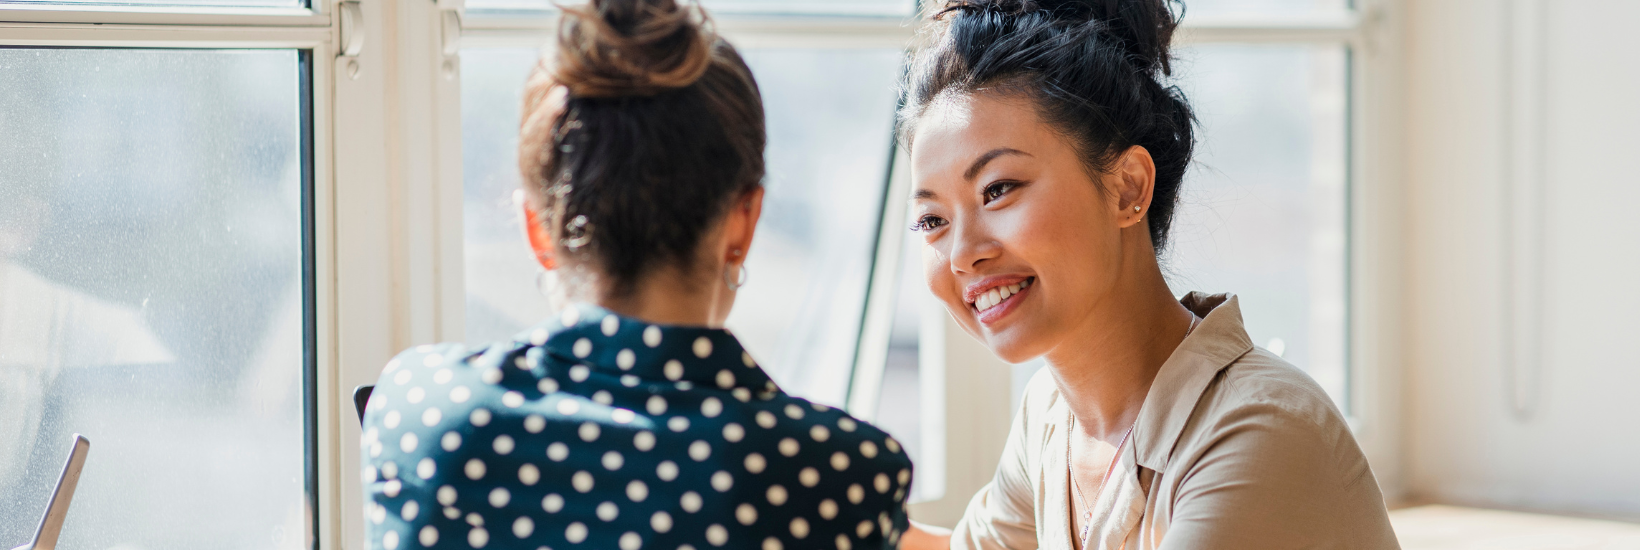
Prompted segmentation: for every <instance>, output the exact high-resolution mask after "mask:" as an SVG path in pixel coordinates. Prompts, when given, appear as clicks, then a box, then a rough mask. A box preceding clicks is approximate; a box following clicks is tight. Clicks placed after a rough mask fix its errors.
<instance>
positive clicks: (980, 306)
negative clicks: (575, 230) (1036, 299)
mask: <svg viewBox="0 0 1640 550" xmlns="http://www.w3.org/2000/svg"><path fill="white" fill-rule="evenodd" d="M1030 286H1031V282H1030V281H1029V280H1025V281H1020V282H1019V283H1018V284H1012V285H1008V286H999V287H996V288H993V289H991V290H989V291H986V292H985V293H984V294H980V295H979V298H978V299H975V300H974V309H975V310H977V311H985V310H987V309H991V308H992V307H995V306H996V305H997V304H1000V303H1002V301H1003V300H1007V299H1008V298H1009V297H1011V296H1013V295H1015V294H1019V291H1021V290H1025V289H1026V288H1029V287H1030Z"/></svg>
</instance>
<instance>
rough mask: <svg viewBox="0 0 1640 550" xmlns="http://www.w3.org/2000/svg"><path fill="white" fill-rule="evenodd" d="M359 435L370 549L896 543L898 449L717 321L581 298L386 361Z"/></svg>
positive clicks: (902, 521)
mask: <svg viewBox="0 0 1640 550" xmlns="http://www.w3.org/2000/svg"><path fill="white" fill-rule="evenodd" d="M365 425H366V431H365V436H364V440H363V445H364V449H363V456H364V457H365V462H366V466H365V472H364V476H365V487H366V494H367V495H368V496H369V502H370V503H369V504H367V514H366V515H367V517H368V518H369V521H370V525H369V533H370V534H369V542H370V547H371V548H383V549H386V550H393V549H395V548H399V547H404V548H411V547H412V546H410V544H411V543H412V542H413V543H415V544H417V545H419V546H417V547H426V548H484V547H492V548H538V547H547V548H574V547H578V546H577V545H579V547H585V548H621V549H626V550H630V549H635V548H666V549H668V550H670V549H673V548H697V549H704V548H713V547H720V546H727V547H731V548H765V549H768V548H815V547H825V548H831V547H836V548H892V547H894V546H895V544H896V543H897V542H898V539H899V536H900V533H901V532H903V531H904V529H905V528H906V526H907V520H906V517H905V512H904V503H905V500H906V497H907V495H908V493H909V482H910V479H911V462H910V460H909V459H907V457H906V455H905V454H904V451H903V449H902V448H901V447H900V446H899V444H898V443H897V442H895V441H894V440H893V439H892V438H890V437H888V436H887V435H886V434H884V433H883V432H881V431H880V430H877V429H876V428H873V427H872V426H870V425H869V424H866V423H863V422H857V421H855V420H854V419H853V418H851V417H850V416H848V415H847V414H845V413H843V412H842V411H839V410H836V409H832V408H829V407H826V406H823V405H816V404H811V403H809V402H808V401H805V400H803V399H799V398H796V397H792V396H789V395H787V394H785V393H784V392H782V391H780V390H779V388H777V387H775V385H774V383H773V382H772V381H770V380H769V378H768V376H767V375H765V374H764V372H763V370H762V369H760V368H758V367H757V365H756V363H755V362H753V361H752V359H751V357H750V355H748V354H746V352H745V351H744V350H743V349H742V348H741V346H740V344H739V343H738V342H737V341H736V340H735V338H734V337H733V336H732V335H731V334H730V333H729V332H728V331H725V330H722V329H711V328H698V327H674V326H658V325H652V324H648V323H644V322H642V321H638V320H634V319H630V318H623V317H620V316H617V315H615V314H613V313H610V312H608V311H606V310H603V309H601V308H597V307H592V306H578V307H572V308H569V309H566V310H565V313H564V315H563V316H562V318H560V319H556V320H551V321H547V322H546V323H543V324H542V325H541V326H540V327H538V328H536V329H534V330H532V331H530V332H529V333H527V334H524V335H521V336H520V337H519V338H518V339H516V340H515V341H513V342H508V343H499V344H495V345H492V346H490V347H488V348H485V349H481V350H469V349H466V348H464V347H462V346H460V345H442V346H422V347H420V348H416V349H413V350H410V351H407V352H405V353H403V354H401V355H400V356H399V357H398V358H396V359H394V360H393V362H391V363H389V365H388V367H387V369H386V370H385V371H384V372H383V374H382V379H381V381H380V383H379V385H378V386H377V389H376V391H375V393H374V394H373V395H372V397H371V402H370V405H369V407H368V409H367V411H366V416H365Z"/></svg>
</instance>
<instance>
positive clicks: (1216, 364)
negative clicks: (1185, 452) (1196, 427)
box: [1132, 292, 1253, 471]
mask: <svg viewBox="0 0 1640 550" xmlns="http://www.w3.org/2000/svg"><path fill="white" fill-rule="evenodd" d="M1179 302H1180V303H1182V304H1184V306H1185V308H1187V309H1189V310H1190V311H1191V312H1192V313H1195V314H1196V316H1198V317H1201V318H1202V321H1201V324H1200V325H1197V326H1196V330H1194V331H1192V332H1191V333H1190V335H1189V336H1186V337H1185V339H1184V342H1182V343H1180V344H1179V347H1178V349H1176V350H1174V352H1173V355H1172V356H1170V357H1168V359H1167V361H1165V362H1163V363H1162V367H1161V370H1159V371H1158V372H1157V373H1156V379H1155V381H1153V382H1151V385H1150V393H1149V394H1147V395H1146V396H1145V402H1144V405H1143V407H1142V408H1140V409H1139V418H1138V420H1137V421H1136V424H1135V428H1134V430H1133V435H1132V438H1133V439H1132V442H1133V447H1134V450H1135V451H1137V453H1136V454H1137V455H1138V456H1137V458H1138V463H1139V464H1140V465H1141V466H1144V467H1146V468H1150V469H1152V470H1156V471H1162V470H1163V469H1164V468H1166V467H1167V463H1168V460H1169V459H1170V458H1172V452H1173V449H1174V448H1175V446H1176V445H1175V444H1176V443H1177V442H1178V439H1179V435H1180V434H1181V433H1182V432H1183V431H1184V427H1185V424H1186V423H1188V422H1189V421H1190V414H1191V412H1192V411H1194V410H1195V409H1196V405H1197V402H1199V401H1200V400H1201V398H1202V394H1203V393H1204V392H1206V391H1207V386H1208V385H1209V384H1210V383H1211V382H1212V381H1213V379H1214V377H1216V376H1218V373H1219V371H1222V370H1224V369H1225V367H1228V366H1230V365H1231V364H1232V363H1235V362H1236V360H1237V359H1240V358H1241V356H1242V355H1245V354H1246V353H1247V352H1249V351H1252V350H1253V340H1252V338H1249V337H1248V336H1247V329H1246V327H1245V326H1244V325H1243V324H1242V320H1241V305H1240V303H1238V301H1237V299H1236V296H1235V295H1234V294H1203V293H1200V292H1191V293H1190V294H1188V295H1186V296H1185V297H1184V298H1183V299H1181V300H1179Z"/></svg>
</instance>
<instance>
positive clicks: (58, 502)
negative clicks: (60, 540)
mask: <svg viewBox="0 0 1640 550" xmlns="http://www.w3.org/2000/svg"><path fill="white" fill-rule="evenodd" d="M90 451H91V440H89V439H86V438H85V436H83V435H80V434H74V447H73V448H72V449H70V450H69V452H68V463H67V464H64V465H63V473H62V475H61V476H58V477H57V488H56V489H54V490H53V491H52V492H51V501H50V502H48V503H47V504H46V513H45V516H44V517H41V518H40V528H39V529H38V530H36V531H35V532H34V541H33V542H30V543H28V544H25V545H22V546H19V547H17V548H14V549H12V550H56V548H57V536H58V535H61V534H62V532H63V520H64V519H65V518H67V517H68V504H69V501H71V500H74V487H75V486H76V485H79V484H80V470H81V469H83V468H85V455H86V453H87V452H90Z"/></svg>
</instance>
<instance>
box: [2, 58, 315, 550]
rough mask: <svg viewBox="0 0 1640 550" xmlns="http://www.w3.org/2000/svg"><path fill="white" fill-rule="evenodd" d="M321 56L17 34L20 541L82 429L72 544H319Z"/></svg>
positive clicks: (8, 340) (13, 222) (14, 301)
mask: <svg viewBox="0 0 1640 550" xmlns="http://www.w3.org/2000/svg"><path fill="white" fill-rule="evenodd" d="M304 70H305V68H304V63H303V61H302V60H301V56H300V54H299V53H298V52H296V51H293V50H261V51H175V50H97V49H18V48H0V74H4V75H5V77H4V78H0V135H3V136H5V138H4V139H0V166H3V167H4V169H0V510H5V513H0V541H4V544H15V543H20V542H22V541H27V540H28V539H29V538H30V537H32V535H33V534H34V529H35V526H36V522H38V521H39V517H40V513H41V512H42V511H43V510H44V509H45V501H46V498H47V496H48V493H49V491H50V486H51V485H52V484H53V483H55V481H56V476H57V474H58V471H59V470H60V468H61V467H62V461H63V459H64V457H65V456H67V449H68V442H69V440H70V434H72V433H75V432H78V433H82V434H85V435H86V436H87V437H89V438H90V439H91V442H92V446H91V452H90V455H89V460H88V461H87V462H86V466H85V470H84V473H83V477H82V478H81V479H80V482H79V490H78V492H77V493H76V494H75V496H74V501H73V504H74V505H73V509H72V510H71V511H70V513H69V516H68V517H69V519H68V523H67V528H66V530H65V531H64V532H63V538H62V545H61V547H62V548H93V547H95V548H183V549H188V548H197V549H202V550H207V549H209V550H215V549H219V548H223V547H224V546H233V547H245V548H283V549H297V548H305V547H307V546H308V537H307V536H305V533H306V529H307V527H306V525H307V524H308V523H309V522H310V518H311V513H312V512H311V510H310V509H309V507H308V504H307V503H308V500H307V487H308V485H307V479H306V473H305V468H306V464H307V457H308V456H309V455H308V454H307V453H308V451H307V447H306V444H305V441H306V435H305V433H304V426H306V418H307V416H306V407H305V405H304V396H305V395H306V392H307V389H306V386H305V383H304V372H305V370H306V368H305V364H306V361H305V357H306V350H305V348H304V341H305V340H306V339H305V338H304V332H305V330H306V329H305V328H304V319H305V316H306V315H307V314H308V313H307V312H306V311H305V309H306V308H305V307H304V304H305V303H306V300H305V299H304V296H305V292H304V288H303V287H304V285H303V279H302V266H303V262H304V252H303V250H304V247H303V242H304V241H303V239H304V238H305V237H304V230H303V222H302V219H303V216H302V212H303V201H304V200H305V199H304V197H303V195H304V194H303V192H302V190H303V186H304V181H306V177H305V176H304V174H305V172H306V168H304V162H303V158H304V154H303V147H304V146H303V144H304V143H305V142H306V140H305V139H303V137H302V134H301V132H302V129H301V128H302V117H303V114H302V112H303V108H302V104H303V102H302V99H301V98H302V96H303V95H304V94H305V93H306V92H305V91H304V90H303V89H302V86H304V83H303V80H304V79H303V78H302V77H301V74H302V71H304ZM230 541H232V542H231V544H230Z"/></svg>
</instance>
